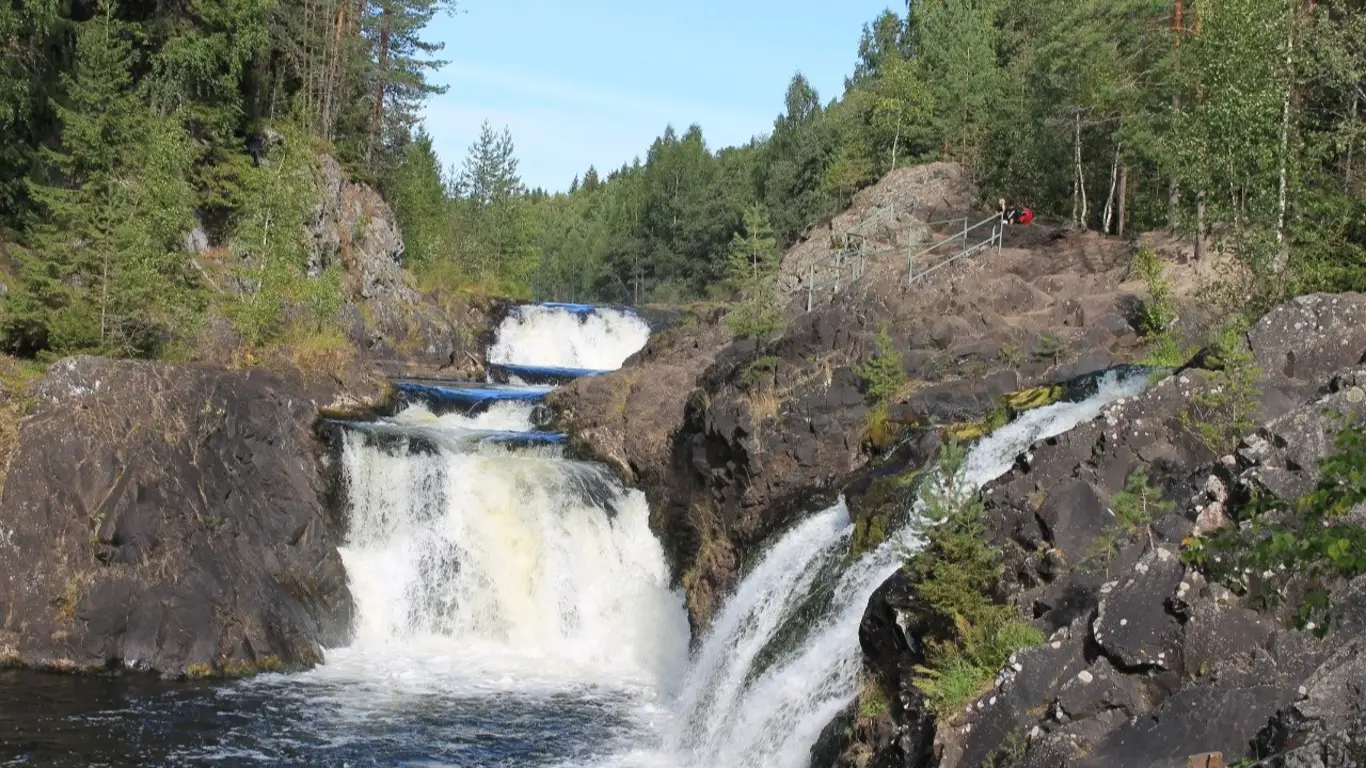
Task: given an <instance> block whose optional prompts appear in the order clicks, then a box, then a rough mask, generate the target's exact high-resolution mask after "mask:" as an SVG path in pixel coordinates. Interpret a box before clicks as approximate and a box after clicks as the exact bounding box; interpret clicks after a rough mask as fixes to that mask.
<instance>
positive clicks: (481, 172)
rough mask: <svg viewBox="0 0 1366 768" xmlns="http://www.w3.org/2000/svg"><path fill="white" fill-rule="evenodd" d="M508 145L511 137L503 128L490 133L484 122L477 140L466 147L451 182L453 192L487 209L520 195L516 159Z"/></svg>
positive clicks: (477, 207)
mask: <svg viewBox="0 0 1366 768" xmlns="http://www.w3.org/2000/svg"><path fill="white" fill-rule="evenodd" d="M515 151H516V150H515V148H514V147H513V145H512V134H511V133H510V132H509V131H508V130H507V128H504V129H503V132H502V133H494V131H493V126H491V125H489V123H488V121H487V120H485V121H484V124H483V125H482V126H481V127H480V129H479V138H478V139H476V140H475V142H474V143H473V144H472V145H470V149H469V153H468V154H467V155H466V156H465V163H464V165H463V167H462V168H461V169H460V175H459V177H458V178H457V179H456V182H455V193H456V194H457V195H458V196H460V197H462V198H464V199H465V200H467V201H469V202H470V203H472V204H473V205H474V207H475V208H476V209H483V208H487V207H489V206H491V205H494V204H495V203H499V202H503V201H506V200H508V199H510V198H512V197H514V196H516V195H519V194H521V193H522V191H523V190H522V180H521V178H520V177H518V175H517V157H516V155H515Z"/></svg>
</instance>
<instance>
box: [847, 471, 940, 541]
mask: <svg viewBox="0 0 1366 768" xmlns="http://www.w3.org/2000/svg"><path fill="white" fill-rule="evenodd" d="M922 476H923V470H919V469H913V470H907V471H902V472H898V473H896V474H889V475H884V476H882V477H878V478H877V479H875V480H873V481H872V482H871V483H869V484H868V487H867V489H866V490H865V491H864V492H863V493H862V494H856V495H851V496H849V497H848V504H849V517H850V518H851V519H852V520H853V522H854V535H853V537H852V538H851V539H850V541H849V554H850V555H852V556H854V557H858V556H860V555H863V554H864V553H866V552H871V551H872V550H874V549H876V548H877V547H879V546H881V545H882V544H883V543H884V542H886V541H887V538H888V537H889V536H890V534H891V532H892V531H895V530H896V529H897V528H899V527H900V526H901V524H902V523H903V522H905V518H906V515H907V514H908V513H909V511H910V508H911V504H912V503H913V502H914V501H915V494H916V489H917V488H919V486H920V480H921V477H922Z"/></svg>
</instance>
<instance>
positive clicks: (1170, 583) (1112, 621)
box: [1091, 547, 1185, 669]
mask: <svg viewBox="0 0 1366 768" xmlns="http://www.w3.org/2000/svg"><path fill="white" fill-rule="evenodd" d="M1184 571H1185V569H1184V568H1183V567H1182V565H1181V561H1180V560H1178V559H1177V556H1176V555H1175V554H1174V553H1173V552H1172V551H1171V550H1169V549H1166V548H1163V547H1158V548H1157V549H1154V550H1152V551H1150V552H1148V553H1147V554H1145V555H1144V556H1143V558H1142V559H1141V560H1139V561H1138V563H1137V564H1136V565H1135V566H1134V568H1133V570H1132V571H1130V572H1129V573H1126V574H1122V575H1121V576H1120V578H1119V580H1118V581H1112V582H1110V583H1108V584H1106V585H1105V586H1103V587H1101V590H1100V591H1101V595H1102V596H1101V599H1100V604H1099V606H1098V607H1097V610H1096V619H1095V621H1094V622H1092V623H1091V636H1092V637H1094V638H1095V640H1096V642H1097V643H1099V644H1100V646H1101V648H1103V649H1104V650H1105V653H1106V654H1107V655H1108V656H1110V657H1111V658H1112V659H1114V660H1115V661H1116V662H1118V663H1119V664H1120V665H1122V666H1124V667H1126V668H1131V669H1132V668H1156V669H1173V668H1177V669H1179V668H1180V663H1181V662H1180V652H1181V648H1180V640H1181V626H1180V625H1179V624H1178V623H1177V621H1176V617H1175V616H1173V615H1172V614H1171V613H1170V612H1169V611H1168V610H1167V599H1168V598H1169V597H1170V596H1171V595H1173V594H1175V593H1176V591H1177V585H1179V584H1180V583H1181V577H1182V576H1183V575H1184Z"/></svg>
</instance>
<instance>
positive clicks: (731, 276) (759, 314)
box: [726, 204, 783, 340]
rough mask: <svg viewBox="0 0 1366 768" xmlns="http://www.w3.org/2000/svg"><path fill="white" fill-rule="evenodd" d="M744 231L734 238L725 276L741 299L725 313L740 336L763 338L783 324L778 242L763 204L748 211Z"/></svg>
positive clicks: (751, 207)
mask: <svg viewBox="0 0 1366 768" xmlns="http://www.w3.org/2000/svg"><path fill="white" fill-rule="evenodd" d="M744 218H745V224H744V233H743V234H741V233H740V232H736V233H735V235H734V236H733V237H732V238H731V242H730V250H729V253H728V255H727V265H728V266H727V270H726V279H727V281H728V282H729V283H730V285H731V287H732V289H733V290H735V291H736V292H738V293H739V294H740V295H741V297H742V298H741V300H740V301H739V302H737V303H736V305H735V306H734V307H733V308H732V309H731V311H730V313H729V314H728V315H726V326H727V327H728V328H730V330H731V332H732V333H734V334H735V336H736V337H737V338H751V339H759V340H763V339H766V338H768V337H770V336H773V335H774V334H776V333H777V332H778V331H779V330H780V328H781V327H782V319H783V318H782V313H781V312H779V310H778V307H777V296H776V293H775V289H774V280H775V279H776V278H777V275H778V243H777V241H776V240H775V239H774V238H773V227H772V226H771V225H770V224H769V221H768V214H767V213H765V211H764V209H763V207H762V206H759V205H757V204H756V205H752V206H750V208H749V209H748V210H746V211H745V217H744Z"/></svg>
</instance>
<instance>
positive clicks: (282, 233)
mask: <svg viewBox="0 0 1366 768" xmlns="http://www.w3.org/2000/svg"><path fill="white" fill-rule="evenodd" d="M281 129H282V133H283V135H284V139H285V140H284V142H283V143H282V147H281V150H280V151H279V152H278V153H277V155H276V157H275V158H274V160H273V162H272V163H271V164H270V165H263V166H260V167H258V168H252V169H250V170H249V171H248V172H247V173H246V174H245V176H244V179H243V204H242V206H241V207H240V208H239V209H238V212H237V216H236V217H235V218H234V220H233V238H232V249H233V252H234V254H235V255H236V256H237V257H238V258H239V259H240V260H241V262H242V263H243V264H244V266H243V267H242V268H241V269H240V271H239V275H240V276H239V280H240V281H241V282H242V283H243V284H244V290H243V291H242V292H241V293H240V294H239V295H238V296H237V297H236V298H235V299H233V300H231V301H230V302H229V303H228V305H227V306H226V308H225V310H226V312H227V314H228V316H229V317H230V318H231V319H232V321H233V324H234V325H235V326H236V327H237V330H238V332H239V333H241V334H242V337H243V340H244V341H246V343H247V344H248V345H250V346H260V345H263V344H266V343H269V342H272V341H277V340H279V339H280V338H281V337H282V336H283V335H284V334H285V333H286V332H287V331H289V330H290V327H291V326H293V327H294V328H295V329H297V330H302V331H305V332H316V331H320V330H323V329H324V328H325V327H326V326H327V325H328V324H330V323H331V322H332V321H333V319H334V318H335V316H336V313H337V311H338V310H339V309H340V308H341V302H342V291H341V270H340V267H339V266H336V265H333V266H332V267H329V268H328V269H326V270H324V271H322V273H321V274H319V275H317V276H315V277H310V276H309V275H308V259H309V252H310V247H309V242H308V237H309V234H308V229H307V223H308V220H309V216H310V213H311V211H312V207H313V205H314V203H313V201H314V200H316V199H317V198H318V194H319V193H318V189H317V168H316V167H315V165H314V160H313V154H312V152H311V150H310V148H309V146H308V141H307V138H306V137H305V136H304V135H303V134H302V132H301V131H300V130H299V129H298V128H297V127H294V126H289V125H282V126H281Z"/></svg>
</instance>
